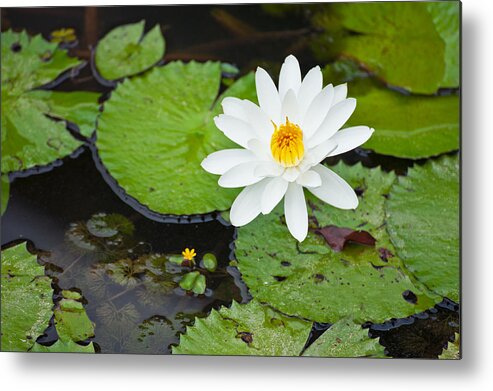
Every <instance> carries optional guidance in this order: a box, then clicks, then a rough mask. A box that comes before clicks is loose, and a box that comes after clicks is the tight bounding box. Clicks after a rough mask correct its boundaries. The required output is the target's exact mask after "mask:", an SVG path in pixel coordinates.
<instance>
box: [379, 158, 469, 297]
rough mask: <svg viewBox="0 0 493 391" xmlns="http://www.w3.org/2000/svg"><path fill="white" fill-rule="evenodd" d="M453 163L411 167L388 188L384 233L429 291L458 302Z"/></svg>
mask: <svg viewBox="0 0 493 391" xmlns="http://www.w3.org/2000/svg"><path fill="white" fill-rule="evenodd" d="M459 205H460V203H459V159H458V157H457V156H453V157H451V156H444V157H442V158H440V159H437V160H430V161H428V162H427V163H426V164H425V165H424V166H419V165H415V166H414V167H413V168H411V169H410V170H409V173H408V175H407V176H406V177H399V179H398V181H397V182H396V183H395V185H393V186H392V189H391V192H390V194H389V199H388V202H387V205H386V212H387V230H388V232H389V235H390V238H391V240H392V243H393V244H394V246H395V248H396V250H397V255H398V256H399V257H401V258H402V260H403V261H404V263H405V265H406V267H407V268H408V269H409V270H410V271H411V272H412V273H414V274H415V275H416V277H417V278H418V279H419V280H420V281H421V282H422V283H423V284H425V285H426V286H427V287H428V288H429V289H431V290H433V291H435V292H437V293H438V294H440V295H442V296H446V297H448V298H449V299H451V300H454V301H456V302H457V301H458V300H459V283H460V278H459V254H460V253H459Z"/></svg>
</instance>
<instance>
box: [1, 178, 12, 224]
mask: <svg viewBox="0 0 493 391" xmlns="http://www.w3.org/2000/svg"><path fill="white" fill-rule="evenodd" d="M1 186H2V212H1V214H2V215H3V213H4V212H5V211H6V210H7V205H8V202H9V194H10V180H9V177H8V176H7V175H2V182H1Z"/></svg>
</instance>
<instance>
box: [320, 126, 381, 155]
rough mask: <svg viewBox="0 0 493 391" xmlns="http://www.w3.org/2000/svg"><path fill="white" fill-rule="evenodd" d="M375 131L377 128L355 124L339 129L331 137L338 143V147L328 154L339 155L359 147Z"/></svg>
mask: <svg viewBox="0 0 493 391" xmlns="http://www.w3.org/2000/svg"><path fill="white" fill-rule="evenodd" d="M374 131H375V129H370V128H369V127H368V126H354V127H352V128H346V129H342V130H339V131H338V132H337V133H336V134H334V135H333V136H332V138H331V139H330V140H332V141H333V142H335V143H336V144H337V148H336V149H334V150H333V151H332V152H330V153H329V154H328V155H327V156H335V155H339V154H341V153H344V152H347V151H350V150H352V149H354V148H356V147H359V146H360V145H361V144H363V143H365V142H366V141H367V140H368V139H369V138H370V137H371V135H372V134H373V132H374Z"/></svg>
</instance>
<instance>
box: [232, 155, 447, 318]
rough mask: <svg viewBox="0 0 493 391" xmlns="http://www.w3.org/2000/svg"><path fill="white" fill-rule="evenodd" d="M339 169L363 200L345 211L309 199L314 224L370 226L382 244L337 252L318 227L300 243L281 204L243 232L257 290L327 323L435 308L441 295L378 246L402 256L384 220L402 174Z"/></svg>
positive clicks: (242, 254) (248, 275)
mask: <svg viewBox="0 0 493 391" xmlns="http://www.w3.org/2000/svg"><path fill="white" fill-rule="evenodd" d="M333 169H334V171H336V172H337V173H339V175H340V176H341V177H343V178H345V179H346V180H347V181H348V182H349V183H350V184H351V185H352V186H353V188H359V189H360V191H358V193H359V194H361V195H360V205H359V207H358V208H357V209H356V210H349V211H348V210H340V209H336V208H333V207H331V206H329V205H327V204H324V203H323V202H321V201H319V200H317V199H314V197H311V196H309V198H308V203H309V206H310V210H309V216H310V217H311V219H312V222H313V221H316V222H318V225H319V226H324V225H328V224H333V225H336V226H341V227H348V228H352V229H355V230H365V231H367V232H369V233H370V234H371V235H372V236H373V237H374V238H375V239H376V244H375V248H373V247H367V246H359V245H349V246H346V248H345V249H344V250H343V251H341V252H335V251H333V250H332V249H331V248H330V247H329V246H328V245H327V244H326V243H325V240H324V239H323V238H322V237H321V236H320V235H317V234H315V233H314V232H311V231H310V232H309V233H308V237H307V239H305V241H304V242H302V243H301V244H297V242H296V240H294V239H293V238H292V237H291V236H290V234H289V232H288V230H287V229H286V227H285V226H284V222H283V220H282V219H281V215H282V211H281V210H280V208H277V209H276V210H274V211H273V212H272V213H271V214H269V215H266V216H261V217H258V218H257V219H255V220H254V221H253V222H252V223H250V224H248V225H246V226H245V227H241V228H240V229H239V230H238V231H239V232H238V239H237V240H236V258H237V260H238V268H239V270H240V272H241V274H242V278H243V280H244V281H245V283H246V284H247V286H248V287H249V289H250V292H251V294H252V295H253V296H254V297H255V298H256V299H258V300H260V301H262V302H265V303H269V304H270V305H272V306H273V307H274V308H276V309H278V310H280V311H282V312H284V313H286V314H289V315H295V316H300V317H303V318H306V319H310V320H313V321H317V322H325V323H334V322H336V321H338V320H340V319H342V318H345V317H348V316H352V317H353V319H354V321H355V322H357V323H364V322H365V321H373V322H381V321H384V320H385V319H389V318H392V317H395V318H401V317H405V316H408V315H411V314H414V313H416V312H420V311H423V310H425V309H427V308H429V307H431V306H433V304H434V303H435V301H436V300H439V298H438V297H437V296H436V295H433V294H432V293H430V292H428V291H427V289H426V288H425V287H424V286H422V285H421V284H419V283H418V282H416V281H414V278H413V276H409V275H407V273H406V271H405V270H404V268H403V267H402V262H401V260H400V259H399V258H398V257H396V256H394V257H389V258H388V259H386V260H383V259H382V257H381V251H379V249H380V248H385V249H387V250H388V251H390V252H391V253H395V250H394V248H393V246H392V244H391V243H390V239H389V237H388V235H387V232H386V230H385V224H384V217H385V214H384V202H385V199H386V196H387V194H388V192H389V191H390V187H391V185H392V183H393V181H394V179H395V175H394V174H392V173H385V172H383V171H381V170H380V169H367V168H364V167H362V166H361V165H360V164H358V165H355V166H352V167H351V166H346V165H344V164H342V163H341V164H339V165H337V166H335V167H333ZM316 228H318V227H315V229H316ZM407 290H409V291H411V292H413V293H414V295H415V296H416V297H417V300H416V302H415V303H410V302H409V301H407V300H405V298H404V297H403V295H402V294H403V292H405V291H407Z"/></svg>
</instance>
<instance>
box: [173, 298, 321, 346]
mask: <svg viewBox="0 0 493 391" xmlns="http://www.w3.org/2000/svg"><path fill="white" fill-rule="evenodd" d="M310 330H311V323H309V322H306V321H303V320H300V319H296V318H290V317H287V316H285V315H282V314H280V313H279V312H277V311H274V310H273V309H271V308H269V307H268V306H264V305H262V304H260V303H258V302H257V301H255V300H253V301H251V302H250V303H248V304H246V305H240V304H238V303H236V302H233V304H232V305H231V308H226V307H221V309H220V310H219V311H216V310H212V311H211V313H210V315H209V316H208V317H207V318H205V319H199V318H196V319H195V324H194V325H193V326H191V327H187V331H186V334H184V335H181V337H180V344H179V345H178V346H174V347H173V348H172V352H173V354H204V355H230V356H238V355H256V356H298V355H300V353H301V351H302V349H303V347H304V345H305V342H306V340H307V338H308V335H309V333H310Z"/></svg>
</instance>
